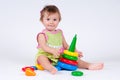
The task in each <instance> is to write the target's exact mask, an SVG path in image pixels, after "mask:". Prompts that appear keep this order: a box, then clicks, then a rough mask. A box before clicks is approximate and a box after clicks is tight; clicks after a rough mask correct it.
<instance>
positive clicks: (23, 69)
mask: <svg viewBox="0 0 120 80" xmlns="http://www.w3.org/2000/svg"><path fill="white" fill-rule="evenodd" d="M26 69H30V70H32V71H34V68H32V67H24V68H22V71H23V72H25V71H26Z"/></svg>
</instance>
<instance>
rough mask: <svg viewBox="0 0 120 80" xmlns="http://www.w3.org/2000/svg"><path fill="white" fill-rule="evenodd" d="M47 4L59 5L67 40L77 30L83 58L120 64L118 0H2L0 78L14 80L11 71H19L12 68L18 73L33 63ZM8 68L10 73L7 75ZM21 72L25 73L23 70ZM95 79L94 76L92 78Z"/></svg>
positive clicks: (116, 65)
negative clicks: (43, 10)
mask: <svg viewBox="0 0 120 80" xmlns="http://www.w3.org/2000/svg"><path fill="white" fill-rule="evenodd" d="M47 4H55V5H56V6H57V7H58V8H59V9H60V12H61V16H62V20H61V22H60V24H59V27H58V28H60V29H62V30H63V32H64V36H65V38H66V41H67V42H68V44H70V42H71V40H72V38H73V36H74V35H75V34H77V45H76V46H77V49H78V50H81V51H82V52H83V54H84V57H83V59H84V60H86V61H93V62H97V61H98V62H104V63H106V64H108V65H109V64H111V63H110V62H112V64H113V65H114V68H116V67H118V66H120V59H119V57H120V1H119V0H2V1H0V65H1V66H2V67H1V68H0V69H1V71H2V73H1V72H0V74H2V75H3V76H2V77H1V76H0V78H3V79H4V80H7V79H10V78H12V80H15V79H14V78H13V75H11V76H10V74H11V72H12V73H13V74H16V73H17V71H15V70H13V71H12V70H11V69H10V68H12V69H16V68H17V70H18V73H17V74H18V75H15V76H19V73H20V71H19V70H20V69H21V67H23V66H27V65H34V58H35V54H36V53H37V49H36V46H37V41H36V35H37V33H38V32H40V31H41V30H42V29H43V28H44V27H43V25H42V24H41V22H40V21H39V17H40V14H39V13H40V10H41V9H42V8H43V7H44V6H45V5H47ZM115 63H116V64H115ZM10 66H11V67H10ZM13 66H14V67H13ZM106 66H107V65H106ZM9 67H10V68H9ZM105 69H106V68H105ZM107 69H108V68H107ZM9 70H10V71H11V72H10V71H9ZM108 71H109V69H108ZM114 71H115V70H114ZM116 71H118V70H116ZM116 71H115V73H117V72H116ZM6 72H8V73H7V75H8V77H5V76H6ZM88 73H89V72H88ZM106 73H107V72H106ZM108 73H109V72H108ZM115 73H114V74H115ZM89 74H91V73H89ZM111 75H112V74H111ZM21 76H24V75H22V73H21V74H20V77H21ZM86 76H87V75H86ZM89 76H90V75H89ZM9 77H10V78H9ZM18 78H19V77H18ZM90 78H91V77H90ZM115 78H116V79H117V78H118V77H115ZM115 78H114V79H111V80H115ZM20 79H25V78H20ZM26 79H27V78H26ZM29 79H30V78H29ZM43 79H44V78H43ZM67 79H69V78H67ZM93 79H94V77H92V78H91V80H93ZM108 79H109V78H108ZM36 80H37V79H36ZM44 80H45V79H44ZM46 80H50V79H46ZM56 80H57V78H56ZM85 80H87V78H86V79H85ZM89 80H90V79H89ZM95 80H98V78H96V79H95ZM100 80H103V79H100ZM109 80H110V79H109Z"/></svg>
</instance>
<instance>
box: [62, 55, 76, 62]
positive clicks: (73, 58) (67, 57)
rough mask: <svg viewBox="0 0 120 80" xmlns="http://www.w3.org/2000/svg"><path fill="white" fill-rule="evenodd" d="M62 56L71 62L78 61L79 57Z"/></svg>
mask: <svg viewBox="0 0 120 80" xmlns="http://www.w3.org/2000/svg"><path fill="white" fill-rule="evenodd" d="M62 56H63V57H64V58H66V59H69V60H74V61H76V60H78V57H75V56H70V55H67V54H63V55H62Z"/></svg>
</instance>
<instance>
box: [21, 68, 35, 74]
mask: <svg viewBox="0 0 120 80" xmlns="http://www.w3.org/2000/svg"><path fill="white" fill-rule="evenodd" d="M34 70H35V68H33V67H24V68H22V71H23V72H25V75H26V76H35V75H36V73H35V72H34Z"/></svg>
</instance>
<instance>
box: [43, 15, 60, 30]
mask: <svg viewBox="0 0 120 80" xmlns="http://www.w3.org/2000/svg"><path fill="white" fill-rule="evenodd" d="M59 19H60V16H59V14H58V13H51V14H47V13H45V14H44V17H43V20H42V23H43V25H44V26H45V28H46V29H47V30H49V31H54V30H55V29H56V28H57V26H58V24H59Z"/></svg>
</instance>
